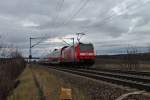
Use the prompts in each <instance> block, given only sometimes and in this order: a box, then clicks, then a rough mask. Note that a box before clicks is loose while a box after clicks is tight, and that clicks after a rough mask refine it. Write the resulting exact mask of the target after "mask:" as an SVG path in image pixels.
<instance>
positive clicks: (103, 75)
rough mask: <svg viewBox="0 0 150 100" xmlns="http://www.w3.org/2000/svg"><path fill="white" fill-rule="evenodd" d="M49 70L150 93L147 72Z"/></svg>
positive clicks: (149, 80)
mask: <svg viewBox="0 0 150 100" xmlns="http://www.w3.org/2000/svg"><path fill="white" fill-rule="evenodd" d="M49 68H53V69H56V70H60V71H64V72H68V73H71V74H76V75H80V76H84V77H88V78H92V79H96V80H102V81H106V82H110V83H113V84H117V85H123V86H128V87H131V88H136V89H139V90H145V91H148V92H150V76H149V73H148V72H146V74H145V73H144V72H136V71H135V74H134V72H130V71H129V73H128V72H127V71H126V72H121V71H119V70H118V72H116V71H114V72H113V71H110V70H96V69H75V68H69V69H68V68H60V67H49ZM140 73H141V74H140Z"/></svg>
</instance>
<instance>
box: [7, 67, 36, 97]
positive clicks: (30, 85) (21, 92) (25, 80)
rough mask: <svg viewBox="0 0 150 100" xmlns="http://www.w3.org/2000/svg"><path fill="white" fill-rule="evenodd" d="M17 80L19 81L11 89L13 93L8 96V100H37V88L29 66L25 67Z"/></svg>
mask: <svg viewBox="0 0 150 100" xmlns="http://www.w3.org/2000/svg"><path fill="white" fill-rule="evenodd" d="M19 80H20V82H21V83H20V84H19V86H18V87H17V88H16V89H15V90H14V91H13V94H12V95H11V96H9V97H8V100H39V99H38V93H37V88H36V86H35V83H34V80H33V77H32V73H31V70H30V68H29V66H28V67H26V69H25V70H24V72H23V73H22V74H21V76H20V77H19Z"/></svg>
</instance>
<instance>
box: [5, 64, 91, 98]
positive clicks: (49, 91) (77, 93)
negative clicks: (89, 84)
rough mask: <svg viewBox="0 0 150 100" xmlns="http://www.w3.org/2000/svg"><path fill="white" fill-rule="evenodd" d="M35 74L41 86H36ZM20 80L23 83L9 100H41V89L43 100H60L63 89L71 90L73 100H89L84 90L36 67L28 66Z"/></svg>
mask: <svg viewBox="0 0 150 100" xmlns="http://www.w3.org/2000/svg"><path fill="white" fill-rule="evenodd" d="M31 69H32V70H31ZM33 74H34V75H35V77H36V79H37V82H38V84H39V86H37V85H36V83H35V80H34V77H33ZM19 80H20V82H21V83H20V84H19V86H18V87H17V88H16V89H15V90H14V91H13V93H12V95H11V96H9V97H8V100H41V97H40V96H41V94H40V91H39V88H40V89H41V92H42V96H43V98H44V99H43V100H59V99H60V90H61V88H69V89H71V90H72V98H73V100H88V99H87V96H86V94H85V93H84V92H83V91H82V90H80V89H79V88H74V87H72V85H71V84H69V83H65V81H64V80H62V79H61V78H58V77H57V76H55V75H54V74H52V73H50V72H49V71H48V70H46V69H44V68H39V67H37V66H36V65H34V66H30V67H29V66H27V67H26V69H25V71H24V72H23V73H22V75H21V76H20V77H19Z"/></svg>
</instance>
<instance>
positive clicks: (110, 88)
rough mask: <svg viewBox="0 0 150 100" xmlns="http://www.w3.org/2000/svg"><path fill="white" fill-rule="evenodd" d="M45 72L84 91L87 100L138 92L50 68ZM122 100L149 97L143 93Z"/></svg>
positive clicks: (108, 99) (148, 99)
mask: <svg viewBox="0 0 150 100" xmlns="http://www.w3.org/2000/svg"><path fill="white" fill-rule="evenodd" d="M46 70H49V72H50V73H53V74H54V75H56V76H57V77H58V78H61V79H63V80H64V81H65V82H66V83H70V84H72V86H73V87H76V88H79V89H81V90H82V91H84V92H85V93H86V94H87V95H88V96H89V97H88V98H89V100H116V99H117V98H118V97H120V96H121V95H123V94H126V93H130V92H134V91H139V90H135V89H129V88H127V87H122V86H117V85H114V84H111V83H107V82H103V81H97V80H93V79H89V78H85V77H81V76H78V75H73V74H68V73H65V72H61V71H56V70H54V69H50V68H46ZM122 100H150V96H149V94H148V93H144V94H141V95H132V96H129V97H127V98H125V99H122Z"/></svg>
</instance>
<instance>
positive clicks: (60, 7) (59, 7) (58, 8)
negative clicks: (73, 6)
mask: <svg viewBox="0 0 150 100" xmlns="http://www.w3.org/2000/svg"><path fill="white" fill-rule="evenodd" d="M64 1H65V0H62V2H60V3H59V2H58V5H57V6H56V10H57V15H56V17H55V19H54V21H53V23H54V25H55V23H56V21H57V19H58V18H59V14H60V11H61V9H62V7H63V4H64Z"/></svg>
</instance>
